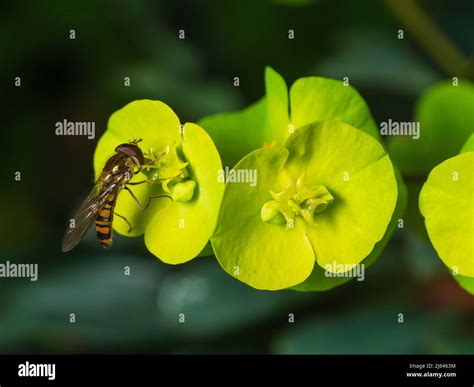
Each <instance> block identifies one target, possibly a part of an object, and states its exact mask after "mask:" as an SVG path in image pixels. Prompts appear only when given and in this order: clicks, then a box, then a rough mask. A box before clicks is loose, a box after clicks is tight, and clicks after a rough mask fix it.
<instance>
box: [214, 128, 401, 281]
mask: <svg viewBox="0 0 474 387" xmlns="http://www.w3.org/2000/svg"><path fill="white" fill-rule="evenodd" d="M234 169H235V170H236V171H249V172H250V171H255V173H254V174H255V175H256V176H257V181H256V184H248V183H245V182H236V183H228V184H227V185H226V189H225V193H224V197H223V200H222V204H221V211H220V215H219V221H218V226H217V228H216V232H215V234H214V235H213V237H212V238H211V242H212V245H213V248H214V252H215V253H216V257H217V259H218V260H219V263H220V264H221V266H222V267H223V268H224V270H226V271H227V272H228V273H229V274H230V275H232V276H234V277H235V278H237V279H239V280H241V281H243V282H245V283H247V284H249V285H251V286H253V287H255V288H258V289H266V290H278V289H284V288H288V287H291V286H295V285H298V284H301V283H302V282H303V281H305V279H306V278H308V276H310V274H311V273H312V272H313V269H314V267H315V265H316V266H317V267H319V268H323V269H324V270H325V273H326V275H327V274H329V275H334V277H336V278H337V274H343V273H344V272H347V271H349V270H352V269H353V268H354V267H356V266H357V265H359V264H360V263H361V262H362V261H363V260H364V259H365V258H366V257H367V256H368V255H369V254H370V253H371V251H372V250H373V249H374V246H375V244H376V243H377V242H379V241H380V240H381V239H382V238H383V236H384V234H385V232H386V230H387V226H388V225H389V223H390V220H391V218H392V214H393V212H394V209H395V206H396V203H397V180H396V177H395V172H394V169H393V166H392V163H391V161H390V159H389V157H388V155H387V154H386V153H385V150H384V148H383V147H382V145H381V144H380V143H379V142H378V141H377V140H375V139H374V138H373V137H371V136H370V135H368V134H367V133H364V132H363V131H361V130H358V129H356V128H354V127H352V126H350V125H347V124H344V123H341V122H336V121H319V122H316V123H312V124H309V125H305V126H303V127H301V128H299V129H296V130H295V132H294V133H293V134H292V135H291V136H290V137H289V138H288V139H287V140H286V142H285V143H284V145H283V146H278V145H270V146H268V147H265V148H262V149H258V150H255V151H253V152H251V153H250V154H249V155H247V156H245V157H244V158H243V159H242V160H241V161H240V162H239V163H237V165H236V166H235V167H234ZM262 208H264V209H265V211H269V209H272V210H274V211H276V212H280V214H281V216H280V218H278V221H273V219H272V218H271V216H268V217H263V216H262ZM276 215H278V214H277V213H275V217H276ZM302 290H307V289H302Z"/></svg>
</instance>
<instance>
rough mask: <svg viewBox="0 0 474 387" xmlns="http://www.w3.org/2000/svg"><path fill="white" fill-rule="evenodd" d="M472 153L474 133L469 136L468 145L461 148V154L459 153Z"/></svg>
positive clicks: (473, 149)
mask: <svg viewBox="0 0 474 387" xmlns="http://www.w3.org/2000/svg"><path fill="white" fill-rule="evenodd" d="M471 151H474V133H472V134H471V135H470V136H469V138H468V139H467V141H466V143H465V144H464V145H463V147H462V148H461V152H459V153H464V152H471Z"/></svg>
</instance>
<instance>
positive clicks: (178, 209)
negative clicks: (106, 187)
mask: <svg viewBox="0 0 474 387" xmlns="http://www.w3.org/2000/svg"><path fill="white" fill-rule="evenodd" d="M138 138H140V139H142V141H141V142H140V143H139V144H138V145H139V146H140V148H141V149H142V151H143V152H144V153H145V155H146V157H145V161H146V162H148V163H149V164H148V167H146V168H143V170H142V171H141V172H140V173H138V174H136V175H135V176H134V177H133V179H132V180H131V182H139V181H149V182H148V183H143V184H138V185H133V186H130V187H129V188H130V189H131V190H132V191H133V193H134V194H135V196H136V197H137V199H138V200H139V201H140V202H141V203H142V205H143V206H145V205H146V204H147V203H148V202H149V206H148V208H146V210H145V211H141V210H140V208H139V207H138V205H137V203H136V202H135V200H134V199H133V198H132V196H131V195H129V193H128V192H125V191H122V192H121V193H120V194H119V196H118V199H117V204H116V207H115V211H116V213H117V214H120V215H121V216H124V217H126V218H127V220H128V221H129V222H130V223H131V225H132V227H133V228H132V230H131V231H130V230H129V225H128V224H127V223H126V222H125V221H124V220H123V219H122V218H120V217H115V218H114V223H113V227H114V230H115V231H117V232H118V233H119V234H121V235H124V236H139V235H142V234H145V244H146V246H147V248H148V249H149V250H150V252H151V253H153V254H154V255H155V256H157V257H158V258H160V259H161V260H162V261H164V262H166V263H170V264H178V263H183V262H186V261H189V260H190V259H192V258H194V257H196V256H197V255H198V254H199V253H200V251H201V250H202V249H203V248H204V247H205V245H206V243H207V242H208V240H209V237H210V235H211V234H212V232H213V231H214V228H215V224H216V219H217V214H218V211H219V205H220V201H221V198H222V193H223V189H224V184H223V182H220V181H219V180H218V179H217V176H218V173H219V171H220V170H221V168H222V165H221V161H220V157H219V154H218V152H217V149H216V148H215V146H214V143H213V142H212V140H211V138H210V137H209V135H208V134H207V133H206V132H205V131H204V130H203V129H202V128H201V127H199V126H198V125H196V124H192V123H186V124H184V125H181V124H180V121H179V118H178V117H177V115H176V114H175V113H174V112H173V110H172V109H171V108H170V107H168V106H167V105H166V104H164V103H163V102H160V101H151V100H139V101H133V102H131V103H129V104H128V105H126V106H125V107H123V108H122V109H120V110H118V111H116V112H115V113H113V114H112V116H111V117H110V119H109V123H108V128H107V130H106V132H105V133H104V134H103V136H102V137H101V138H100V140H99V142H98V144H97V148H96V151H95V155H94V169H95V175H96V177H98V176H99V174H100V173H101V171H102V168H103V167H104V164H105V162H106V161H107V159H108V158H109V157H110V156H111V155H112V154H113V152H114V149H115V147H116V146H117V145H119V144H121V143H126V142H129V141H131V140H133V139H138ZM158 196H163V197H158ZM167 196H168V197H167ZM169 196H171V199H170V198H169ZM152 197H157V198H154V199H152V200H151V201H150V198H152Z"/></svg>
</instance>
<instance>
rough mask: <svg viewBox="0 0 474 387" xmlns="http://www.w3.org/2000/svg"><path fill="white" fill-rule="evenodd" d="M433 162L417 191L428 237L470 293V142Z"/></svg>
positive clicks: (473, 152) (473, 211)
mask: <svg viewBox="0 0 474 387" xmlns="http://www.w3.org/2000/svg"><path fill="white" fill-rule="evenodd" d="M472 138H473V136H472V135H471V138H470V139H469V140H468V141H467V143H466V144H465V146H464V147H463V148H462V151H461V153H460V154H459V155H457V156H454V157H452V158H450V159H447V160H445V161H443V162H442V163H441V164H439V165H437V166H436V167H435V168H433V170H432V171H431V173H430V174H429V176H428V179H427V181H426V182H425V184H424V185H423V188H422V190H421V193H420V198H419V206H420V211H421V213H422V214H423V216H424V218H425V225H426V230H427V232H428V236H429V238H430V240H431V243H432V244H433V246H434V248H435V250H436V252H437V253H438V255H439V257H440V258H441V260H442V261H443V262H444V264H445V265H446V266H447V267H448V268H449V269H450V271H451V273H452V274H453V276H454V278H456V279H457V280H458V282H459V283H460V285H461V286H463V287H464V288H465V289H466V290H467V291H468V292H470V293H471V294H474V237H473V236H474V141H473V140H472Z"/></svg>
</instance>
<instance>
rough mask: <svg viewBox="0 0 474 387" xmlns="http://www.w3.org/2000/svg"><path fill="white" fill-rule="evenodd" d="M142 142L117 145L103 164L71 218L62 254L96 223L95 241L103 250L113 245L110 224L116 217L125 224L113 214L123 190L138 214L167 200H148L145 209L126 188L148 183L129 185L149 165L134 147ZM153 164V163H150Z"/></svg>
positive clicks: (136, 141)
mask: <svg viewBox="0 0 474 387" xmlns="http://www.w3.org/2000/svg"><path fill="white" fill-rule="evenodd" d="M140 141H141V139H138V140H134V141H132V142H129V143H124V144H120V145H118V146H117V147H116V148H115V154H114V155H113V156H112V157H110V158H109V159H108V160H107V162H106V163H105V166H104V168H103V169H102V172H101V174H100V176H99V178H98V179H97V181H96V183H95V184H94V187H93V188H92V190H91V192H90V193H89V195H88V196H87V198H86V199H85V200H84V202H83V203H82V205H81V207H80V208H79V210H77V212H76V214H75V215H74V218H73V219H74V224H71V223H72V222H70V224H69V227H68V228H67V230H66V233H65V235H64V238H63V243H62V250H63V251H69V250H72V249H73V248H74V246H76V245H77V244H78V243H79V241H80V240H81V239H82V237H83V236H84V234H85V233H86V232H87V230H88V229H89V228H90V227H91V226H92V223H94V222H95V228H96V231H97V239H98V240H99V242H100V243H101V245H102V246H103V247H104V248H107V247H110V245H111V244H112V221H113V218H114V215H115V216H118V217H120V218H122V219H123V220H125V222H127V224H128V226H129V227H130V229H129V231H130V230H131V229H132V226H131V224H130V223H129V222H128V220H127V219H126V218H125V217H124V216H122V215H119V214H117V213H115V214H114V208H115V204H116V202H117V196H118V194H119V193H120V191H121V190H122V189H125V190H126V191H128V192H129V193H130V195H131V196H132V198H133V199H134V200H135V202H136V203H137V204H138V206H139V207H140V209H141V210H145V209H146V208H147V207H148V205H149V204H150V201H151V199H154V198H156V197H168V198H169V196H168V195H161V196H154V197H150V198H149V200H148V203H147V205H146V206H145V207H144V206H142V204H141V203H140V202H139V200H138V199H137V198H136V197H135V195H134V194H133V192H132V190H131V189H130V188H129V187H128V186H129V185H137V184H142V183H146V182H149V180H144V181H139V182H133V183H132V182H130V180H131V179H132V177H133V175H134V174H137V173H139V172H140V171H141V170H142V169H143V168H144V167H146V166H147V164H148V163H145V159H144V156H143V152H142V150H141V149H140V147H139V146H138V145H137V144H138V143H139V142H140ZM152 162H153V160H152Z"/></svg>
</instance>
